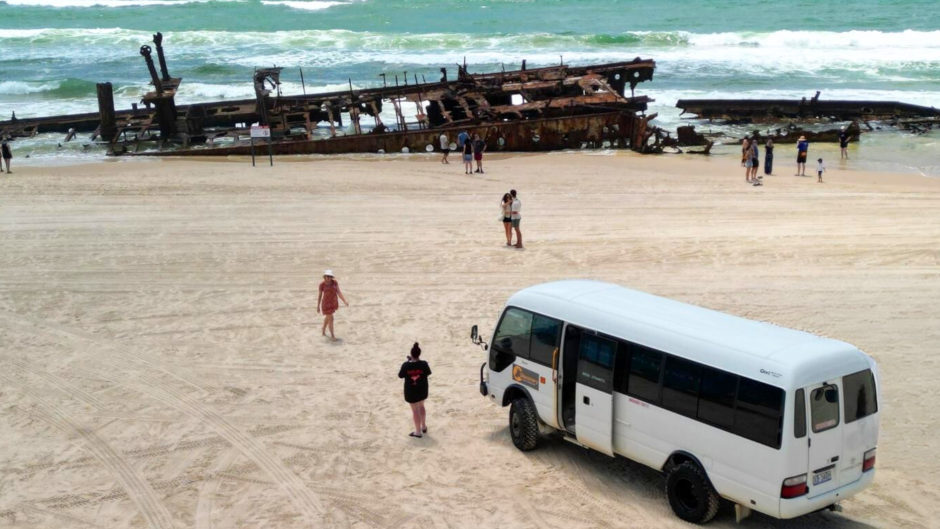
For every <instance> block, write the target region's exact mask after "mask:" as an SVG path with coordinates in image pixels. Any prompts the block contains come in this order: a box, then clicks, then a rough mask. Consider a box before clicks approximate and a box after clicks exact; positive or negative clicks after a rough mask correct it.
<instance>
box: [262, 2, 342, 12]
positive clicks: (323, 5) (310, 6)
mask: <svg viewBox="0 0 940 529" xmlns="http://www.w3.org/2000/svg"><path fill="white" fill-rule="evenodd" d="M261 3H262V4H263V5H282V6H284V7H289V8H291V9H303V10H305V11H322V10H323V9H329V8H331V7H333V6H340V5H346V4H349V3H350V2H324V1H316V0H310V1H296V0H295V1H290V0H279V1H275V0H262V1H261Z"/></svg>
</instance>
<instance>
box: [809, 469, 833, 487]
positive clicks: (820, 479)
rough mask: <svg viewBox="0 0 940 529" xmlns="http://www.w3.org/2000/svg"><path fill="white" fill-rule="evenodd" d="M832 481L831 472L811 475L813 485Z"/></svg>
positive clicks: (826, 471) (825, 471)
mask: <svg viewBox="0 0 940 529" xmlns="http://www.w3.org/2000/svg"><path fill="white" fill-rule="evenodd" d="M830 479H832V470H824V471H822V472H820V473H818V474H813V485H814V486H815V485H819V484H820V483H825V482H827V481H829V480H830Z"/></svg>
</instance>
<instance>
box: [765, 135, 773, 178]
mask: <svg viewBox="0 0 940 529" xmlns="http://www.w3.org/2000/svg"><path fill="white" fill-rule="evenodd" d="M773 170H774V140H773V138H767V143H766V144H765V145H764V176H770V173H772V172H773Z"/></svg>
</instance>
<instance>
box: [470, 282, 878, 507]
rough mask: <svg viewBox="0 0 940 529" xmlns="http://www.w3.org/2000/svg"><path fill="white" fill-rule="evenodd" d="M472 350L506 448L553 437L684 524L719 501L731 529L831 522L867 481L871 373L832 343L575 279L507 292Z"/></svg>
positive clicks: (871, 365)
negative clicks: (825, 516)
mask: <svg viewBox="0 0 940 529" xmlns="http://www.w3.org/2000/svg"><path fill="white" fill-rule="evenodd" d="M471 338H472V339H473V341H474V343H476V344H478V345H480V346H481V347H483V348H484V349H485V350H486V349H488V356H489V359H488V361H487V362H486V363H484V364H483V365H482V366H481V368H480V392H481V393H483V395H484V396H489V397H490V398H491V399H493V400H494V401H495V402H497V403H499V404H500V405H502V406H510V410H509V432H510V436H511V437H512V441H513V443H514V444H515V446H516V447H517V448H519V449H521V450H532V449H533V448H535V447H536V445H537V443H538V442H539V439H540V438H539V434H540V428H542V429H548V430H557V431H558V432H560V433H561V435H562V436H563V437H564V438H565V439H567V440H569V441H571V442H573V443H575V444H579V445H581V446H584V447H587V448H591V449H594V450H597V451H599V452H603V453H605V454H607V455H610V456H614V455H619V456H623V457H627V458H629V459H632V460H634V461H637V462H640V463H642V464H644V465H647V466H649V467H652V468H654V469H657V470H660V471H662V472H663V473H664V474H665V477H666V495H667V497H668V499H669V503H670V505H671V506H672V509H673V511H674V512H675V513H676V515H677V516H679V517H680V518H682V519H684V520H686V521H690V522H694V523H705V522H708V521H709V520H710V519H711V518H713V517H714V516H715V513H716V512H717V510H718V504H719V499H720V498H724V499H726V500H728V501H730V502H733V503H734V505H735V512H736V515H737V517H738V519H740V518H743V517H744V516H747V515H748V514H749V513H750V512H751V510H754V511H759V512H762V513H764V514H767V515H769V516H773V517H776V518H793V517H796V516H800V515H803V514H806V513H810V512H814V511H817V510H821V509H825V508H830V509H833V510H836V509H837V506H836V503H837V502H839V501H840V500H844V499H846V498H848V497H850V496H852V495H854V494H856V493H858V492H859V491H860V490H862V489H863V488H865V487H866V486H867V485H868V484H869V483H871V481H872V479H873V478H874V474H875V470H874V468H875V446H876V445H877V442H878V421H879V417H878V401H879V399H878V373H877V368H876V366H875V362H874V360H872V358H871V357H869V356H868V355H866V354H865V353H863V352H861V351H859V350H858V349H857V348H856V347H854V346H852V345H850V344H847V343H845V342H841V341H838V340H832V339H828V338H822V337H819V336H815V335H813V334H809V333H806V332H802V331H796V330H793V329H786V328H783V327H779V326H776V325H772V324H769V323H764V322H758V321H752V320H748V319H744V318H740V317H737V316H732V315H729V314H724V313H721V312H717V311H713V310H708V309H704V308H701V307H696V306H693V305H688V304H685V303H680V302H678V301H673V300H669V299H665V298H661V297H657V296H653V295H650V294H646V293H643V292H638V291H634V290H629V289H626V288H623V287H620V286H617V285H613V284H609V283H603V282H598V281H586V280H570V281H557V282H552V283H544V284H540V285H536V286H532V287H529V288H526V289H523V290H520V291H519V292H517V293H516V294H514V295H513V296H512V297H510V298H509V301H508V302H507V303H506V307H505V308H504V310H503V312H502V315H501V316H500V318H499V322H498V323H497V325H496V329H495V331H494V332H493V339H492V341H491V343H489V344H486V343H484V341H483V338H482V337H480V336H479V335H478V332H477V326H476V325H474V326H473V328H472V329H471ZM487 345H488V347H487Z"/></svg>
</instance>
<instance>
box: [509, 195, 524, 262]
mask: <svg viewBox="0 0 940 529" xmlns="http://www.w3.org/2000/svg"><path fill="white" fill-rule="evenodd" d="M509 196H511V197H512V205H511V207H510V213H509V218H510V222H511V223H512V228H513V229H514V230H516V248H522V231H520V230H519V222H520V221H522V214H521V213H520V211H521V210H522V201H521V200H519V197H517V196H516V190H515V189H510V190H509Z"/></svg>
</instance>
